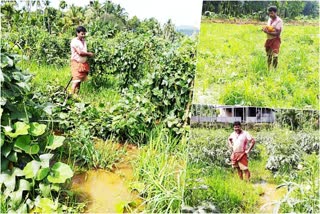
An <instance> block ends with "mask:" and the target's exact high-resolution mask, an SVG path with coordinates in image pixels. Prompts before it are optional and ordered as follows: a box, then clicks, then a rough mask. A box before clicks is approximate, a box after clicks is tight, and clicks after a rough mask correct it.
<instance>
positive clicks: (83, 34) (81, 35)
mask: <svg viewBox="0 0 320 214" xmlns="http://www.w3.org/2000/svg"><path fill="white" fill-rule="evenodd" d="M86 32H87V30H86V29H85V27H83V26H79V27H77V29H76V33H77V37H78V38H79V39H83V38H84V37H86Z"/></svg>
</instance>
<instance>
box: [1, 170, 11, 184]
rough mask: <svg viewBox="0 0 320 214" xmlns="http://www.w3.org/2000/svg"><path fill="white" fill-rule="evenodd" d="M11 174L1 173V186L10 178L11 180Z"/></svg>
mask: <svg viewBox="0 0 320 214" xmlns="http://www.w3.org/2000/svg"><path fill="white" fill-rule="evenodd" d="M9 176H10V175H9V174H7V173H1V174H0V184H3V183H4V182H5V181H6V180H7V179H8V178H9Z"/></svg>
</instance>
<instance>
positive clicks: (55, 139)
mask: <svg viewBox="0 0 320 214" xmlns="http://www.w3.org/2000/svg"><path fill="white" fill-rule="evenodd" d="M64 139H65V137H63V136H57V135H50V136H49V138H48V145H47V146H46V148H47V149H51V150H55V149H56V148H58V147H60V146H62V145H63V141H64Z"/></svg>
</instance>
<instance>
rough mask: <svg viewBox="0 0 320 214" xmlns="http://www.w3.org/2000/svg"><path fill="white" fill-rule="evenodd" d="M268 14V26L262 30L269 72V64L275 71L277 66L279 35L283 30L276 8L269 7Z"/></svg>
mask: <svg viewBox="0 0 320 214" xmlns="http://www.w3.org/2000/svg"><path fill="white" fill-rule="evenodd" d="M268 12H269V20H268V25H267V26H266V27H265V28H263V29H262V30H263V32H265V33H266V34H267V41H266V43H265V48H266V52H267V56H268V69H269V70H270V66H271V64H272V65H273V67H274V68H275V69H276V68H277V66H278V54H279V49H280V44H281V39H280V34H281V31H282V29H283V22H282V19H280V17H279V16H277V7H276V6H271V7H269V8H268Z"/></svg>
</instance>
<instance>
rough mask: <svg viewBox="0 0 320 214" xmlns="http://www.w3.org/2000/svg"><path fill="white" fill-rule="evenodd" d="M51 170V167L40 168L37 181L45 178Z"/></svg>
mask: <svg viewBox="0 0 320 214" xmlns="http://www.w3.org/2000/svg"><path fill="white" fill-rule="evenodd" d="M49 172H50V169H49V168H42V169H40V170H39V171H38V172H37V176H36V180H37V181H40V180H43V179H44V178H45V177H46V176H47V175H48V173H49Z"/></svg>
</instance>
